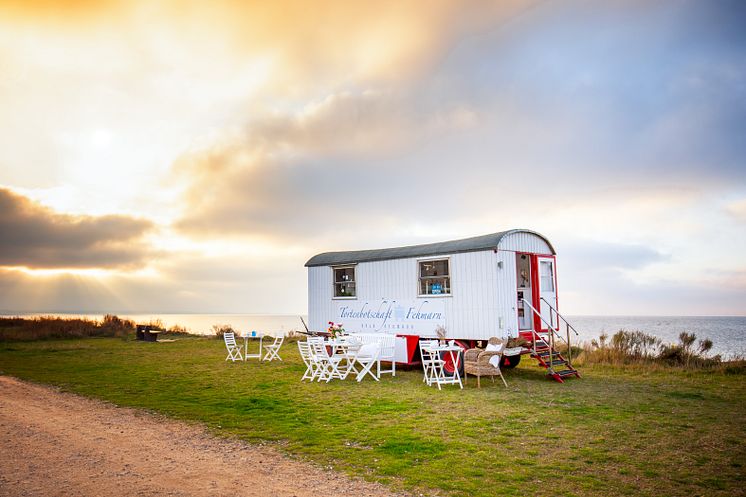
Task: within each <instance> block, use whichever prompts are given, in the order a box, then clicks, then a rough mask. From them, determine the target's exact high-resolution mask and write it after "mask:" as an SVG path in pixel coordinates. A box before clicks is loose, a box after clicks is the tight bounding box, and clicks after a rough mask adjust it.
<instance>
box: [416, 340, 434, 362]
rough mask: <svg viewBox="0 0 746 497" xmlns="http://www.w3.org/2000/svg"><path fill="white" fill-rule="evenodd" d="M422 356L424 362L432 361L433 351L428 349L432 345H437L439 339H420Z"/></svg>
mask: <svg viewBox="0 0 746 497" xmlns="http://www.w3.org/2000/svg"><path fill="white" fill-rule="evenodd" d="M419 345H420V357H422V362H428V361H432V360H433V359H434V357H433V353H432V352H430V351H429V350H428V349H429V348H430V347H437V346H438V341H437V340H420V343H419Z"/></svg>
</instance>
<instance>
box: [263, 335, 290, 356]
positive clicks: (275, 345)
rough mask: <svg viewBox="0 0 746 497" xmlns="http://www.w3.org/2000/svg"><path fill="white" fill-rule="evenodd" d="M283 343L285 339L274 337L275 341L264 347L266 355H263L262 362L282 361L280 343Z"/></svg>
mask: <svg viewBox="0 0 746 497" xmlns="http://www.w3.org/2000/svg"><path fill="white" fill-rule="evenodd" d="M284 341H285V337H284V336H281V337H275V341H274V342H272V343H271V344H270V345H265V346H264V348H265V349H266V350H267V353H266V354H264V359H262V361H269V362H272V361H273V360H275V359H279V360H280V361H281V360H282V357H280V354H279V352H280V347H282V342H284Z"/></svg>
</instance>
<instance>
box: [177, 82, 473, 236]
mask: <svg viewBox="0 0 746 497" xmlns="http://www.w3.org/2000/svg"><path fill="white" fill-rule="evenodd" d="M421 104H422V102H420V101H419V100H417V99H416V98H415V97H414V95H412V94H409V93H391V92H374V91H362V92H357V93H353V92H340V93H335V94H331V95H328V96H326V97H325V98H323V99H321V100H319V101H314V102H311V103H309V104H308V105H306V106H304V107H303V108H302V109H301V110H300V111H299V112H297V113H295V114H290V115H275V116H270V117H268V118H267V119H266V120H263V121H259V122H254V123H252V124H248V125H247V126H245V127H244V128H242V129H240V130H239V131H235V130H234V131H233V132H231V133H228V132H226V133H225V135H224V136H223V137H222V138H221V139H219V140H218V141H217V142H216V143H214V144H213V145H211V146H208V147H206V148H204V149H202V150H198V151H194V152H190V153H188V154H186V155H184V156H182V157H181V158H179V159H178V160H177V161H176V162H175V165H174V174H175V176H176V177H177V178H178V180H179V181H181V182H182V184H185V190H184V202H183V204H184V205H185V206H187V209H186V210H185V211H184V213H183V216H182V217H181V218H180V219H179V220H177V221H176V222H175V224H174V225H175V227H176V228H177V229H178V230H179V231H181V232H183V233H187V234H190V235H191V236H195V237H205V236H213V235H214V234H215V233H223V234H244V235H252V234H253V235H259V236H272V237H275V238H287V237H291V236H298V235H303V236H307V237H311V238H313V237H314V236H324V235H325V233H327V232H328V231H334V230H339V228H341V227H343V226H344V227H345V229H346V231H347V232H348V233H349V232H366V231H370V229H371V227H372V226H371V223H372V221H371V219H370V217H371V216H369V215H367V214H366V213H370V212H372V211H375V213H376V214H375V217H376V221H375V223H376V224H378V225H379V226H380V225H386V224H387V223H388V222H389V221H391V220H392V219H393V218H395V217H401V216H402V213H403V211H410V210H411V208H412V207H414V206H415V205H417V203H418V201H417V199H416V198H415V197H414V196H412V194H411V192H412V190H413V189H414V188H426V187H427V185H428V184H430V185H432V186H433V187H437V185H439V184H441V183H442V178H441V177H439V176H438V175H433V174H425V173H426V172H428V171H430V172H431V173H432V168H430V167H429V166H430V164H427V165H426V164H423V165H421V166H415V167H401V164H400V162H399V159H398V158H399V157H400V156H401V155H402V154H403V153H404V151H405V150H409V149H410V148H411V147H412V146H416V144H418V143H420V144H423V145H424V143H425V142H431V141H437V140H438V139H440V138H442V137H446V136H448V135H450V134H453V133H460V132H464V131H465V130H468V129H470V128H472V127H474V126H475V125H476V123H477V122H478V120H479V113H478V112H477V111H475V110H473V109H471V108H468V107H466V106H463V105H460V104H459V103H457V102H449V103H447V104H441V105H438V106H435V107H430V106H427V105H421ZM366 216H367V217H368V219H367V220H366V219H365V217H366Z"/></svg>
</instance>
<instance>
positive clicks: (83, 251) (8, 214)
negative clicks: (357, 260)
mask: <svg viewBox="0 0 746 497" xmlns="http://www.w3.org/2000/svg"><path fill="white" fill-rule="evenodd" d="M716 4H718V2H715V3H711V2H687V1H684V2H673V1H672V2H655V3H645V2H642V3H640V2H616V1H611V2H600V3H597V2H581V1H571V2H558V3H554V2H532V1H518V0H516V1H506V2H492V3H488V2H463V3H460V2H422V1H412V2H407V1H396V2H344V1H325V2H229V1H226V2H177V1H163V2H149V1H122V2H120V1H110V2H86V1H80V2H72V3H71V4H70V5H69V6H66V7H65V8H62V7H59V6H58V4H57V3H56V2H45V1H41V2H37V1H32V2H12V1H11V2H2V3H0V71H1V72H2V74H3V77H2V78H1V80H0V128H2V129H3V133H0V230H1V231H2V242H0V244H1V246H0V302H1V303H0V307H2V309H0V311H18V312H20V311H28V312H41V311H47V310H56V311H64V310H69V311H73V312H81V311H90V312H157V311H158V312H160V311H164V312H165V311H171V312H237V313H251V312H257V313H304V312H305V309H306V293H307V286H306V285H307V283H306V272H305V268H304V267H303V264H304V262H305V261H306V260H307V259H308V258H309V257H310V256H312V255H313V254H315V253H318V252H322V251H331V250H348V249H350V250H352V249H365V248H381V247H387V246H398V245H406V244H416V243H427V242H432V241H439V240H447V239H455V238H461V237H468V236H474V235H481V234H486V233H491V232H496V231H500V230H503V229H509V228H516V227H520V228H527V229H532V230H535V231H538V232H541V233H543V234H544V235H546V236H547V237H548V238H549V239H551V240H553V241H555V244H556V248H557V252H558V254H559V259H558V266H557V267H558V273H559V275H560V282H561V283H560V292H561V294H562V296H563V299H562V300H563V306H564V307H565V311H566V312H569V313H572V314H655V315H665V314H739V315H742V314H744V313H746V304H744V302H746V258H744V255H743V254H746V140H744V139H743V137H744V135H745V133H746V64H744V53H746V36H744V30H743V26H742V21H743V19H745V18H746V12H744V9H743V7H742V6H741V5H740V4H739V3H728V2H725V3H723V4H722V5H716ZM740 21H741V22H740ZM87 286H90V290H89V289H86V288H87ZM32 295H33V298H32V297H31V296H32Z"/></svg>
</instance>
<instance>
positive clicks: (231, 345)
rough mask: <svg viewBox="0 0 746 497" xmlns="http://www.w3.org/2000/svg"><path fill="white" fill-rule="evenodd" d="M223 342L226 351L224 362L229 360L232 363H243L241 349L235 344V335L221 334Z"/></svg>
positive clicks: (230, 332)
mask: <svg viewBox="0 0 746 497" xmlns="http://www.w3.org/2000/svg"><path fill="white" fill-rule="evenodd" d="M223 341H225V348H226V349H228V357H226V358H225V360H226V361H227V360H229V359H230V360H231V361H233V362H236V361H243V357H242V356H241V347H239V346H238V345H237V344H236V335H235V334H234V333H233V332H232V331H229V332H227V333H223Z"/></svg>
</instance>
